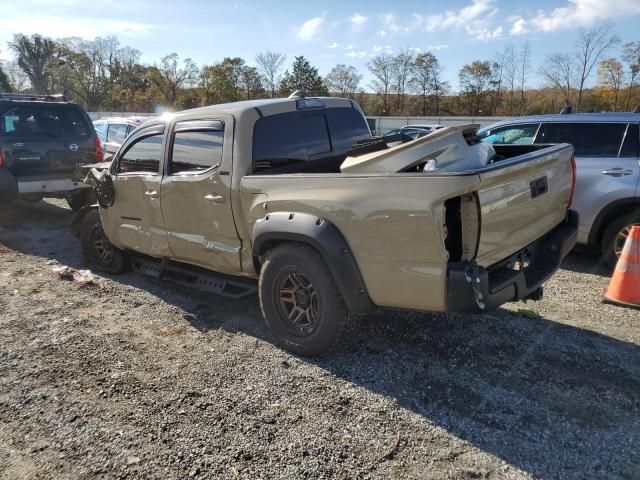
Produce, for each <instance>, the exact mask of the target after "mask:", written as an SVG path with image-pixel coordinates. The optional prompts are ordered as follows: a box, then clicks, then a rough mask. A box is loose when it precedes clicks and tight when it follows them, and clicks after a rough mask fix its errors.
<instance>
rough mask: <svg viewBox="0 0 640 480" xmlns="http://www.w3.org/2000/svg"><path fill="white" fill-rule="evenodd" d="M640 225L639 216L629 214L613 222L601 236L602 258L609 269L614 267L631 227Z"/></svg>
mask: <svg viewBox="0 0 640 480" xmlns="http://www.w3.org/2000/svg"><path fill="white" fill-rule="evenodd" d="M634 225H640V214H636V213H633V214H629V215H623V216H621V217H618V218H616V219H615V220H613V221H612V222H611V223H610V224H609V225H608V226H607V228H606V229H605V231H604V233H603V235H602V243H601V248H602V257H603V258H604V260H605V261H606V262H607V265H609V266H610V267H611V268H614V267H615V266H616V263H617V262H618V258H619V257H620V254H621V253H622V249H623V248H624V244H625V242H626V240H627V237H628V236H629V233H630V232H631V227H632V226H634Z"/></svg>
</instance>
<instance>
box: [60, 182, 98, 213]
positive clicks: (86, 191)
mask: <svg viewBox="0 0 640 480" xmlns="http://www.w3.org/2000/svg"><path fill="white" fill-rule="evenodd" d="M66 200H67V203H68V204H69V207H70V208H71V210H73V211H74V212H77V211H78V210H80V209H81V208H82V207H84V206H85V205H91V204H92V203H93V202H95V201H96V194H95V192H94V191H93V189H92V188H83V189H82V190H77V191H75V192H71V193H69V194H68V195H67V196H66Z"/></svg>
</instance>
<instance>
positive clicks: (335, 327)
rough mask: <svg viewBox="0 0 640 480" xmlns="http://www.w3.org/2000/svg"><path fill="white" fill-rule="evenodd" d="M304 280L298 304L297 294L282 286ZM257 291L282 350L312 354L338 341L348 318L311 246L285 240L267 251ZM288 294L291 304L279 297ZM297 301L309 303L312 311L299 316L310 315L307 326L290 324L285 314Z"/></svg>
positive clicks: (327, 348)
mask: <svg viewBox="0 0 640 480" xmlns="http://www.w3.org/2000/svg"><path fill="white" fill-rule="evenodd" d="M303 279H304V280H303ZM294 280H295V281H294ZM307 281H308V287H307V288H304V289H303V288H300V289H299V290H297V291H298V292H302V294H301V295H302V297H300V304H298V303H297V302H298V299H299V297H298V296H296V295H297V294H291V293H290V290H292V288H285V287H287V286H291V285H293V289H295V288H296V284H298V285H299V284H303V285H304V284H306V282H307ZM259 292H260V307H261V308H262V315H263V316H264V318H265V321H266V322H267V325H268V326H269V327H270V329H271V331H272V332H273V335H274V336H275V337H276V339H277V342H278V343H279V344H280V345H281V346H282V347H284V348H285V349H286V350H289V351H290V352H292V353H295V354H298V355H303V356H316V355H321V354H323V353H326V352H328V351H330V350H331V349H332V348H334V347H335V346H336V345H337V344H338V343H339V342H340V340H341V338H342V336H343V334H344V332H345V330H346V327H347V321H348V318H349V316H348V312H347V308H346V307H345V304H344V301H343V300H342V297H341V296H340V293H339V292H338V290H337V288H336V286H335V282H334V279H333V277H332V275H331V272H330V271H329V268H328V267H327V265H326V264H325V262H324V261H323V260H322V258H321V256H320V254H319V253H318V252H317V251H316V250H315V249H313V248H311V247H308V246H305V245H301V244H295V243H287V244H282V245H279V246H277V247H275V248H274V249H273V250H271V251H270V252H268V254H267V255H266V259H265V261H264V263H263V265H262V269H261V271H260V281H259ZM289 296H290V297H291V298H296V300H294V302H296V303H295V305H296V307H291V305H292V303H293V302H290V300H286V301H285V300H282V297H285V298H289ZM305 297H306V299H307V300H309V302H307V301H306V300H304V298H305ZM314 301H315V302H316V303H315V307H314V306H313V305H312V304H313V302H314ZM300 305H302V306H306V305H311V306H310V307H309V309H307V311H308V312H316V314H315V315H309V314H307V315H306V316H304V317H303V319H302V321H306V320H309V318H310V317H313V319H314V320H315V321H311V326H308V327H304V326H294V325H292V321H291V318H290V317H289V318H288V317H287V309H288V308H289V307H291V308H292V310H293V308H302V307H300ZM294 316H295V315H294ZM303 330H304V331H303Z"/></svg>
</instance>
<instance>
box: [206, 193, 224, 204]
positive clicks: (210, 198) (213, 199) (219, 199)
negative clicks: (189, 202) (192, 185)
mask: <svg viewBox="0 0 640 480" xmlns="http://www.w3.org/2000/svg"><path fill="white" fill-rule="evenodd" d="M204 199H205V200H206V201H207V202H209V203H211V204H213V205H220V204H221V203H224V197H223V196H222V195H218V194H217V193H210V194H209V195H205V196H204Z"/></svg>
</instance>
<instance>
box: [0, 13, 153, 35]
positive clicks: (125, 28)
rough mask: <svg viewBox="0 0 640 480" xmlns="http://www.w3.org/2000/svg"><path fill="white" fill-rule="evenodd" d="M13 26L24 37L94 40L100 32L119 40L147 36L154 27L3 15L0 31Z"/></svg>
mask: <svg viewBox="0 0 640 480" xmlns="http://www.w3.org/2000/svg"><path fill="white" fill-rule="evenodd" d="M16 25H19V26H20V32H21V33H24V34H26V35H31V34H33V33H39V34H40V35H43V36H45V37H52V38H61V37H82V38H87V39H93V38H95V37H97V36H98V35H100V32H109V35H116V36H118V37H135V36H141V35H146V34H148V33H149V32H150V31H151V30H152V29H153V26H151V25H148V24H143V23H136V22H127V21H123V20H115V19H109V18H88V17H85V18H82V20H81V21H79V20H78V19H72V18H67V17H56V16H46V17H45V16H29V17H24V18H18V17H8V16H4V17H2V18H0V31H15V28H16Z"/></svg>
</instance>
